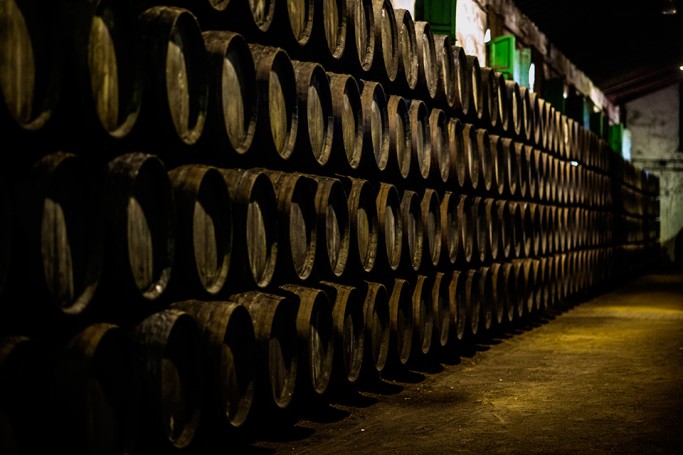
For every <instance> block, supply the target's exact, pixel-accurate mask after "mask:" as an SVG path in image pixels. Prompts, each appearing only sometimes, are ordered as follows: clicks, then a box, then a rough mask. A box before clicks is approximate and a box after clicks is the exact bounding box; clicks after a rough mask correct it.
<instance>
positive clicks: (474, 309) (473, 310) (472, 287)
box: [465, 269, 481, 336]
mask: <svg viewBox="0 0 683 455" xmlns="http://www.w3.org/2000/svg"><path fill="white" fill-rule="evenodd" d="M480 276H481V272H480V271H479V269H469V270H467V278H465V301H466V305H467V322H466V323H465V327H466V334H467V335H469V336H477V334H479V327H480V324H481V292H480V290H479V281H480Z"/></svg>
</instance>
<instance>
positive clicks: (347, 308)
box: [318, 281, 365, 384]
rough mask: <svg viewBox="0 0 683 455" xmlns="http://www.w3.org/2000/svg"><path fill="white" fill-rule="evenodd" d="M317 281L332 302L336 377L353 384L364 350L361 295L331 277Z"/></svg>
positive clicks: (359, 371)
mask: <svg viewBox="0 0 683 455" xmlns="http://www.w3.org/2000/svg"><path fill="white" fill-rule="evenodd" d="M318 284H319V286H320V287H321V288H322V289H323V290H324V291H325V293H327V296H328V297H329V299H330V301H331V302H332V324H333V331H334V358H333V367H332V371H333V378H336V381H337V382H338V383H341V384H354V383H355V382H356V381H357V380H358V378H359V377H360V373H361V369H362V366H363V354H364V352H365V351H364V340H365V323H364V318H365V315H364V312H363V300H362V296H360V295H359V293H360V291H358V290H357V288H355V287H353V286H346V285H343V284H337V283H332V282H329V281H320V282H319V283H318Z"/></svg>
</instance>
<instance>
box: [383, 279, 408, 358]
mask: <svg viewBox="0 0 683 455" xmlns="http://www.w3.org/2000/svg"><path fill="white" fill-rule="evenodd" d="M389 283H390V284H388V285H387V287H389V286H391V295H390V296H389V321H390V323H391V339H390V348H389V361H390V362H392V363H393V364H395V365H401V366H405V365H407V364H408V362H409V361H410V353H411V349H412V342H413V327H414V322H413V289H412V287H411V286H410V282H409V281H408V280H404V279H401V278H394V279H393V280H391V281H390V282H389Z"/></svg>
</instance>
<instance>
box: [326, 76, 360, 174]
mask: <svg viewBox="0 0 683 455" xmlns="http://www.w3.org/2000/svg"><path fill="white" fill-rule="evenodd" d="M327 75H328V77H329V78H330V90H331V93H332V115H333V116H334V127H333V131H334V133H333V139H332V144H333V145H332V156H331V157H330V159H331V160H332V161H333V163H334V165H335V166H336V168H337V169H339V170H345V171H346V172H351V171H354V170H356V169H358V166H360V160H361V155H362V153H363V110H362V108H361V99H360V89H359V88H358V83H357V82H356V79H354V78H353V76H350V75H348V74H336V73H330V72H328V73H327Z"/></svg>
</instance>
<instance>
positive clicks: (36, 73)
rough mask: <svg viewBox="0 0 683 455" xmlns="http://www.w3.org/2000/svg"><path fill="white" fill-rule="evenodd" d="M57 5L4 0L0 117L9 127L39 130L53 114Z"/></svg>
mask: <svg viewBox="0 0 683 455" xmlns="http://www.w3.org/2000/svg"><path fill="white" fill-rule="evenodd" d="M57 14H58V5H56V4H53V3H47V4H45V3H43V2H39V1H17V0H14V1H5V2H3V13H2V15H0V28H1V29H2V30H3V39H2V43H0V94H2V95H1V96H2V98H1V99H2V102H1V103H0V118H1V119H2V120H3V123H5V121H6V122H7V123H8V124H9V125H10V126H12V127H16V128H18V129H19V130H24V131H38V130H40V129H41V128H43V127H44V126H45V124H46V123H47V122H48V120H50V119H51V118H52V114H53V112H54V108H55V107H56V106H57V102H58V101H59V95H60V93H61V83H62V77H63V71H64V66H63V63H62V62H63V58H64V55H63V52H62V45H63V43H62V41H63V40H62V38H61V37H62V36H63V34H64V32H65V31H66V30H64V31H63V30H61V27H60V24H61V22H59V21H56V20H54V18H55V16H56V15H57Z"/></svg>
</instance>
